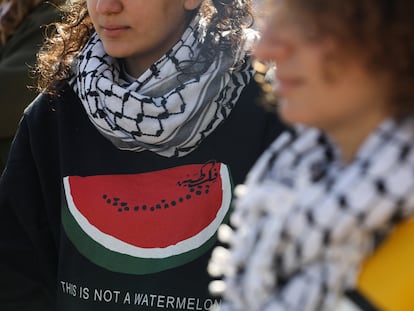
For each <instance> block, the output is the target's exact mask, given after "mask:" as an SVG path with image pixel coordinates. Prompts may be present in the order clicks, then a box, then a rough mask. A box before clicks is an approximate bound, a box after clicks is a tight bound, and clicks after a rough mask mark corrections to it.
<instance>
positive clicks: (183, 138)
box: [74, 16, 256, 157]
mask: <svg viewBox="0 0 414 311" xmlns="http://www.w3.org/2000/svg"><path fill="white" fill-rule="evenodd" d="M202 34H203V20H202V19H201V18H200V17H199V16H197V17H196V18H194V20H193V21H192V22H191V24H190V25H189V27H188V28H187V29H186V31H185V32H184V34H183V36H182V37H181V39H180V40H179V42H178V43H177V44H176V45H175V46H174V47H173V48H172V49H171V50H170V51H168V52H167V53H166V54H165V55H164V56H163V57H161V58H160V59H159V60H158V61H157V62H156V63H154V64H153V65H152V66H151V67H150V68H149V69H148V70H147V71H146V72H145V73H143V74H142V75H141V76H140V77H138V78H137V79H136V80H134V81H132V82H127V81H125V79H123V78H122V69H121V66H120V64H119V61H118V60H116V59H114V58H112V57H110V56H109V55H107V54H106V53H105V51H104V49H103V45H102V42H101V41H100V39H99V37H98V36H97V35H96V34H95V35H93V36H92V38H91V39H90V40H89V42H88V43H87V45H86V46H85V48H84V49H83V51H82V52H81V54H80V56H79V60H78V63H77V64H76V67H75V77H76V81H75V83H74V90H75V91H76V92H77V93H78V96H79V98H80V99H81V101H82V103H83V105H84V107H85V110H86V112H87V114H88V116H89V118H90V120H91V121H92V123H93V124H94V125H95V127H96V128H97V129H98V130H99V131H100V132H101V133H102V134H103V135H104V136H105V137H107V138H108V139H109V140H110V141H112V143H113V144H114V145H115V146H116V147H118V148H120V149H126V150H132V151H137V152H140V151H144V150H149V151H152V152H155V153H157V154H159V155H161V156H166V157H173V156H184V155H186V154H187V153H189V152H191V151H192V150H194V148H196V147H197V146H198V145H199V144H200V142H201V141H202V140H203V139H204V138H205V137H206V136H208V135H209V134H210V133H212V132H213V131H214V129H215V128H217V126H218V125H219V124H221V122H223V120H225V119H226V118H227V117H228V116H229V114H230V112H231V111H232V109H233V108H234V106H235V104H236V102H237V100H238V98H239V96H240V93H241V92H242V90H243V88H244V87H245V85H246V84H248V83H249V81H250V79H251V77H252V69H251V66H250V60H249V56H248V53H247V51H245V50H244V49H240V51H236V53H233V55H232V53H226V52H224V51H221V52H220V53H219V54H218V56H217V57H216V59H215V60H214V61H212V62H211V65H210V66H209V68H208V69H207V71H204V72H201V73H200V72H199V68H198V66H201V65H202V64H200V63H197V62H195V60H196V59H197V57H198V55H199V52H200V48H202V41H203V38H202ZM246 35H247V36H246V39H245V40H246V45H245V46H249V45H251V43H249V42H248V41H249V40H255V39H256V35H255V34H254V33H253V31H246Z"/></svg>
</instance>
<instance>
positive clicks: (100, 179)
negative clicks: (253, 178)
mask: <svg viewBox="0 0 414 311" xmlns="http://www.w3.org/2000/svg"><path fill="white" fill-rule="evenodd" d="M63 185H64V192H65V197H64V198H63V200H62V201H63V208H62V221H63V226H64V230H65V232H66V234H67V236H68V237H69V239H70V240H71V241H72V243H73V244H74V245H75V247H76V248H77V249H78V251H79V252H80V253H81V254H83V255H84V256H85V257H87V258H88V259H89V260H90V261H92V262H93V263H95V264H97V265H99V266H102V267H104V268H106V269H108V270H111V271H116V272H123V273H128V274H150V273H155V272H159V271H164V270H167V269H171V268H174V267H178V266H180V265H183V264H185V263H188V262H190V261H192V260H194V259H196V258H197V257H199V256H201V255H202V254H203V253H205V252H206V251H208V250H209V249H210V248H211V247H212V245H213V244H214V242H215V241H216V237H215V234H216V231H217V229H218V227H219V226H220V224H221V223H222V222H223V221H224V219H225V218H226V216H227V214H228V212H229V209H230V205H231V199H232V183H231V178H230V173H229V169H228V167H227V166H226V165H224V164H222V163H216V162H208V163H206V164H191V165H185V166H180V167H175V168H170V169H165V170H160V171H154V172H148V173H141V174H126V175H97V176H86V177H81V176H67V177H64V180H63Z"/></svg>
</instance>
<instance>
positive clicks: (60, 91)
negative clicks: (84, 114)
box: [24, 81, 78, 120]
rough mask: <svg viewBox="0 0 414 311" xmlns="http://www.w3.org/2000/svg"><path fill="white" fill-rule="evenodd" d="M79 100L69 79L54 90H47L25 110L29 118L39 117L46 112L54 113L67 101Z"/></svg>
mask: <svg viewBox="0 0 414 311" xmlns="http://www.w3.org/2000/svg"><path fill="white" fill-rule="evenodd" d="M76 100H78V98H77V96H76V94H75V92H74V91H73V90H72V88H71V87H70V85H69V84H68V82H67V81H63V82H60V83H59V86H58V87H56V88H55V89H54V91H53V92H49V91H45V92H42V93H40V94H39V95H37V97H36V98H35V99H34V100H33V101H32V102H31V103H30V104H29V105H28V106H27V108H26V109H25V110H24V115H25V117H26V118H27V119H29V120H30V119H38V118H39V117H41V116H42V115H45V114H50V113H51V114H54V113H56V112H58V111H59V110H60V108H61V107H62V106H63V105H64V103H65V102H74V101H76Z"/></svg>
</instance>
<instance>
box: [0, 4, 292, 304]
mask: <svg viewBox="0 0 414 311" xmlns="http://www.w3.org/2000/svg"><path fill="white" fill-rule="evenodd" d="M250 6H251V3H250V1H249V0H241V1H240V0H227V1H223V0H213V1H208V0H174V1H172V0H86V1H85V0H72V1H69V2H68V3H67V5H66V6H64V7H63V9H64V15H63V19H62V22H61V23H57V24H56V25H55V27H56V33H54V34H53V35H52V36H50V37H49V39H48V40H47V42H45V44H44V46H43V47H42V49H41V52H40V53H39V59H38V64H37V65H38V69H39V90H40V91H41V94H40V95H39V96H38V97H37V98H36V99H35V100H34V101H33V103H32V104H31V105H30V106H29V107H28V109H26V111H25V113H24V116H23V118H22V121H21V123H20V126H19V130H18V132H17V135H16V137H15V140H14V142H13V146H12V150H11V153H10V157H9V161H8V164H7V166H6V169H5V171H4V174H3V176H2V178H1V180H0V228H1V229H0V231H1V233H3V234H1V236H2V237H1V238H0V269H1V270H0V275H1V278H0V288H1V289H2V290H1V291H0V292H1V293H0V309H1V310H2V311H6V310H60V311H63V310H71V311H72V310H78V311H82V310H136V309H140V310H141V309H142V310H160V309H161V310H167V309H168V310H195V309H197V310H207V309H209V308H211V307H212V306H213V305H216V304H219V303H220V301H219V300H217V299H216V298H214V297H211V295H210V294H209V293H208V283H209V276H208V273H207V269H206V267H207V262H208V258H209V257H210V252H211V249H212V247H213V246H214V245H215V244H216V238H215V234H216V230H217V228H218V226H219V225H220V224H221V223H222V222H225V221H226V219H227V215H228V213H229V211H230V203H231V198H232V188H233V185H234V184H237V183H241V182H242V181H243V180H244V177H245V175H246V173H247V171H248V170H249V168H250V167H251V165H252V164H253V162H254V161H255V159H256V158H257V157H258V155H259V154H260V153H261V152H262V151H263V150H264V148H266V146H268V145H269V144H270V142H271V141H273V139H274V138H275V137H276V136H277V135H278V134H279V133H280V131H282V130H283V129H284V128H285V126H284V125H283V124H282V123H281V122H280V121H279V120H278V119H277V118H276V117H275V115H274V114H271V113H267V112H265V111H264V110H263V109H262V108H261V107H260V106H258V105H256V104H255V103H254V101H255V98H256V96H257V95H258V94H259V88H258V86H257V85H256V84H255V83H254V82H253V80H252V75H253V69H252V67H251V55H250V47H251V45H252V43H253V42H254V40H255V38H256V36H257V34H256V33H255V32H254V31H253V30H252V29H250V28H249V27H250V24H251V22H252V18H251V12H250V11H251V10H250ZM191 213H193V214H191Z"/></svg>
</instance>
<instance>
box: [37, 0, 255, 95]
mask: <svg viewBox="0 0 414 311" xmlns="http://www.w3.org/2000/svg"><path fill="white" fill-rule="evenodd" d="M251 1H252V0H204V1H203V2H202V4H201V6H200V8H199V9H197V10H195V11H194V12H191V14H196V13H197V12H200V14H201V15H202V16H203V17H204V18H205V19H206V20H207V22H208V26H207V31H206V33H207V35H206V38H205V39H204V43H203V51H204V53H205V55H204V56H203V59H211V57H214V56H215V55H216V53H217V51H218V47H219V46H220V47H223V46H226V45H225V44H223V41H226V40H228V42H229V44H228V45H227V47H229V46H230V47H231V49H230V50H232V48H234V47H236V46H237V45H238V44H239V43H240V40H241V38H242V33H243V29H244V28H246V27H249V26H251V24H252V23H253V17H252V5H251ZM62 12H63V19H62V22H60V23H57V24H55V27H56V32H55V33H54V34H53V35H52V36H50V37H49V38H47V40H46V41H45V43H44V45H43V47H42V48H41V50H40V52H39V53H38V62H37V73H38V87H37V88H38V90H39V91H41V92H45V91H47V92H54V91H55V90H56V88H57V86H58V85H59V83H58V82H60V81H63V80H65V79H66V78H67V77H68V75H69V74H70V69H71V66H72V63H73V60H74V59H75V58H76V57H77V55H78V53H79V52H80V51H81V50H82V48H83V47H84V45H85V44H86V42H87V41H88V39H89V38H90V37H91V35H92V34H93V33H94V27H93V25H92V22H91V20H90V18H89V14H88V10H87V7H86V0H71V1H68V3H67V5H66V6H64V7H63V8H62ZM227 33H228V34H229V35H227V36H226V35H225V34H227ZM227 50H229V49H227ZM206 63H208V62H206Z"/></svg>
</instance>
